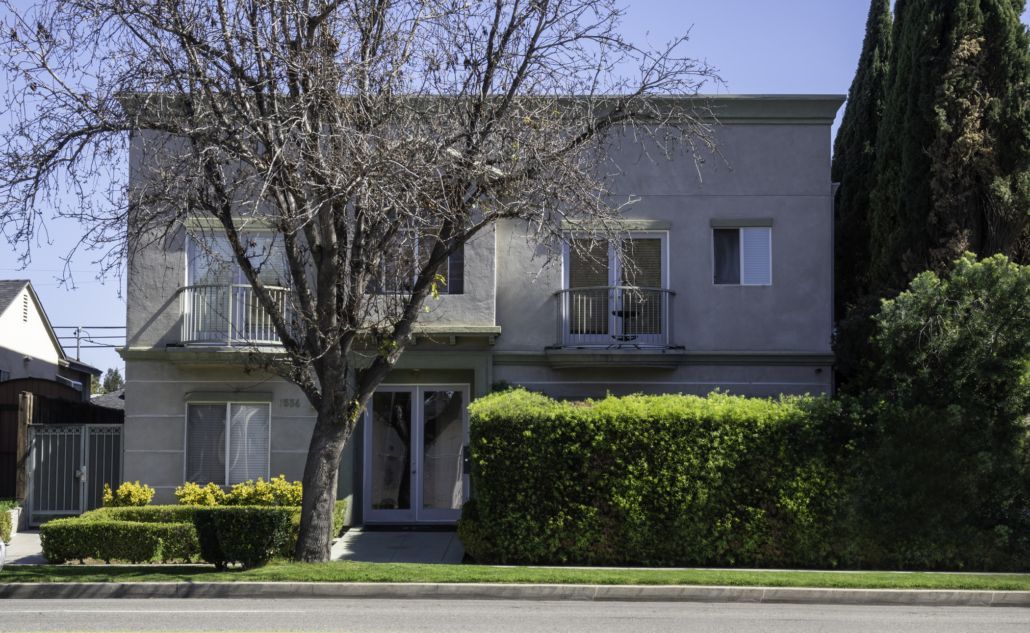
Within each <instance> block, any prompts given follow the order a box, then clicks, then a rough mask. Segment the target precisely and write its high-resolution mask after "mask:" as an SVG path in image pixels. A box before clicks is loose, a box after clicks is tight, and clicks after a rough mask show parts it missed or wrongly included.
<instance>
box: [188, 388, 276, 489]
mask: <svg viewBox="0 0 1030 633" xmlns="http://www.w3.org/2000/svg"><path fill="white" fill-rule="evenodd" d="M194 404H208V405H211V404H224V405H225V457H224V458H223V460H222V461H223V462H225V464H224V466H225V472H224V474H223V475H222V476H223V479H222V483H219V484H218V485H219V486H220V487H222V488H229V487H231V486H232V485H233V484H230V483H229V437H230V435H229V424H230V423H231V422H232V405H234V404H250V405H263V406H266V407H268V454H267V455H266V456H265V479H266V480H267V479H269V478H270V477H271V471H272V403H271V402H264V401H261V402H254V401H253V400H198V399H191V400H190V401H189V402H187V403H186V416H185V423H184V424H183V430H182V482H183V483H187V481H188V480H187V479H186V477H187V475H188V474H189V473H188V472H187V471H188V469H189V455H190V443H189V442H190V437H189V433H190V405H194ZM198 483H199V482H198ZM215 483H217V482H215ZM205 485H206V484H205Z"/></svg>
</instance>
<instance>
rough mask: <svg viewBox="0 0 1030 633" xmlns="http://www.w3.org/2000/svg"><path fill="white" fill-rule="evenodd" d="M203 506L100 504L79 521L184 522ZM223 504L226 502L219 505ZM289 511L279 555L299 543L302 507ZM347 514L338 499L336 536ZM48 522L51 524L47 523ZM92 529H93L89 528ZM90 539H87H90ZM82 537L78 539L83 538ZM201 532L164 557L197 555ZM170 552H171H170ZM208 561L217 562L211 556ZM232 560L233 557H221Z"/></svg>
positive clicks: (286, 554)
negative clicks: (287, 531)
mask: <svg viewBox="0 0 1030 633" xmlns="http://www.w3.org/2000/svg"><path fill="white" fill-rule="evenodd" d="M202 507H204V506H181V505H161V506H143V507H109V508H97V509H96V510H90V511H89V512H86V513H85V514H83V515H82V516H81V517H79V518H78V519H75V520H78V521H107V522H110V521H121V522H125V521H130V522H139V523H148V524H153V523H182V524H189V525H190V526H192V525H193V524H194V514H195V513H196V511H197V510H198V508H202ZM217 507H223V506H217ZM224 507H238V506H224ZM285 509H286V510H287V511H288V512H289V514H290V527H289V533H288V534H287V537H286V539H285V540H284V541H283V543H282V545H281V547H280V548H279V550H278V552H277V555H278V556H282V557H284V558H289V557H292V556H293V551H294V549H295V547H296V544H297V531H298V530H299V527H300V508H298V507H289V508H285ZM346 514H347V501H346V500H342V499H341V500H338V501H337V502H336V506H335V507H334V509H333V536H334V537H336V536H339V535H340V533H342V532H343V530H344V528H345V527H346V526H345V525H344V521H345V520H346ZM47 525H49V524H47ZM89 533H93V532H92V531H90V532H89ZM87 540H88V539H87ZM81 541H82V539H79V540H77V541H76V542H81ZM197 542H198V536H197V534H196V530H194V531H193V533H192V536H191V537H190V538H189V539H187V541H186V542H176V543H167V542H166V543H165V546H164V550H163V557H164V558H165V559H167V560H172V559H187V558H192V557H195V556H196V555H198V554H199V553H200V549H199V545H197ZM92 549H95V548H94V547H93V546H89V547H87V548H84V550H83V551H84V553H83V554H82V555H77V554H76V553H75V551H72V552H71V555H67V556H64V557H63V558H62V560H79V559H84V558H96V557H95V556H93V555H91V554H89V553H88V552H86V550H92ZM170 552H171V553H170ZM178 552H191V556H189V557H187V556H183V555H179V554H178ZM213 556H215V558H216V559H218V560H222V558H223V556H222V554H218V555H213ZM115 559H116V560H128V559H125V558H121V557H117V556H116V557H115ZM209 562H216V561H215V560H211V561H209ZM222 562H230V561H227V560H226V561H222Z"/></svg>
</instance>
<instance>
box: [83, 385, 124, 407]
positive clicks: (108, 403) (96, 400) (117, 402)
mask: <svg viewBox="0 0 1030 633" xmlns="http://www.w3.org/2000/svg"><path fill="white" fill-rule="evenodd" d="M89 401H90V403H92V404H95V405H97V406H100V407H106V408H108V409H122V410H124V409H125V390H124V389H118V390H116V391H112V392H110V393H102V394H100V395H97V396H93V397H92V398H90V399H89Z"/></svg>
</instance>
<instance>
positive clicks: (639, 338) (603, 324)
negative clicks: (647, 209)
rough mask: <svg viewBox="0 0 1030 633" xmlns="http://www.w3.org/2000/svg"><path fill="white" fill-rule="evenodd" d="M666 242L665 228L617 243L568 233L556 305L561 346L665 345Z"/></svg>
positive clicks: (630, 234)
mask: <svg viewBox="0 0 1030 633" xmlns="http://www.w3.org/2000/svg"><path fill="white" fill-rule="evenodd" d="M668 244H669V239H668V232H666V231H630V232H628V233H627V234H626V235H625V236H624V237H622V238H620V241H619V242H618V243H613V242H609V241H607V240H597V239H592V238H591V237H589V236H586V235H583V234H578V235H577V234H574V233H573V234H570V235H569V236H568V237H567V239H566V242H565V245H564V261H563V264H564V269H563V275H562V277H563V280H562V283H563V287H562V291H561V292H560V293H559V306H558V308H559V312H560V314H559V318H560V320H561V339H562V344H563V345H568V346H595V345H598V346H599V345H603V346H622V345H627V346H632V347H637V348H640V347H648V346H663V345H667V344H668V340H669V327H668V325H669V296H670V295H671V294H672V293H671V291H670V290H669V249H668Z"/></svg>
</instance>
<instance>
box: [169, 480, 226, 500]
mask: <svg viewBox="0 0 1030 633" xmlns="http://www.w3.org/2000/svg"><path fill="white" fill-rule="evenodd" d="M175 498H176V499H178V500H179V503H180V504H181V505H184V506H220V505H222V504H224V503H225V491H224V490H222V488H221V487H220V486H219V485H218V484H216V483H208V484H207V485H206V486H201V485H200V484H195V483H193V482H192V481H187V482H186V483H184V484H183V485H181V486H179V487H178V488H176V489H175Z"/></svg>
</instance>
